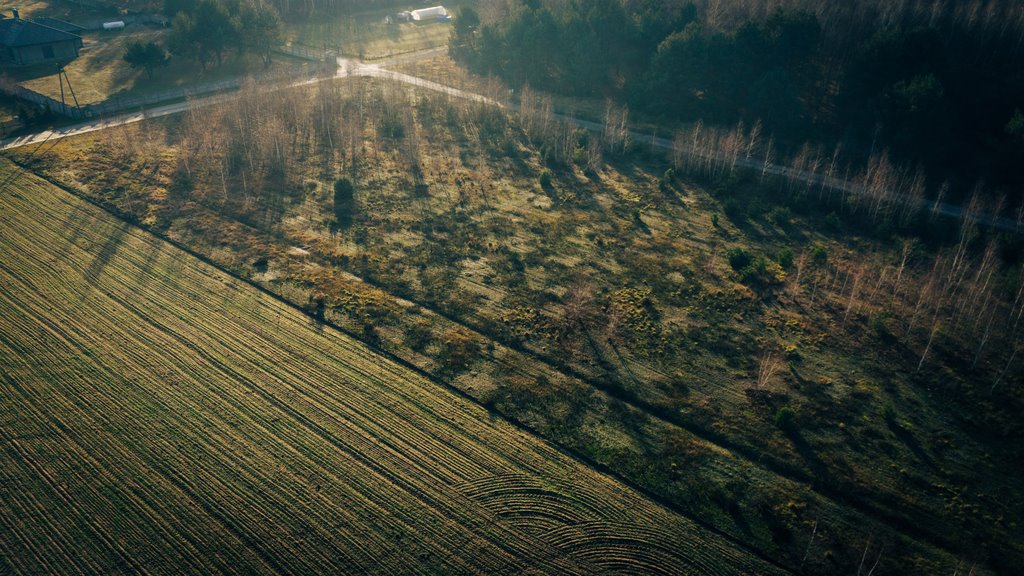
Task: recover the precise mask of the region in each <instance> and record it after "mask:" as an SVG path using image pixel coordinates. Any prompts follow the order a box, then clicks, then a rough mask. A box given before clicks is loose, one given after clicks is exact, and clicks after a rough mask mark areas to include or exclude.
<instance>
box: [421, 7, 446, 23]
mask: <svg viewBox="0 0 1024 576" xmlns="http://www.w3.org/2000/svg"><path fill="white" fill-rule="evenodd" d="M447 16H448V10H446V9H445V7H444V6H431V7H430V8H420V9H419V10H413V11H412V19H413V21H414V22H422V21H424V20H437V19H438V18H445V17H447Z"/></svg>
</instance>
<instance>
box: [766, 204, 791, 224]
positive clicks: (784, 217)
mask: <svg viewBox="0 0 1024 576" xmlns="http://www.w3.org/2000/svg"><path fill="white" fill-rule="evenodd" d="M792 219H793V213H792V212H790V211H789V208H787V207H785V206H776V207H775V208H772V209H771V211H770V212H768V214H767V215H766V216H765V220H767V221H768V222H770V223H772V224H776V225H778V226H785V225H787V224H789V222H790V220H792Z"/></svg>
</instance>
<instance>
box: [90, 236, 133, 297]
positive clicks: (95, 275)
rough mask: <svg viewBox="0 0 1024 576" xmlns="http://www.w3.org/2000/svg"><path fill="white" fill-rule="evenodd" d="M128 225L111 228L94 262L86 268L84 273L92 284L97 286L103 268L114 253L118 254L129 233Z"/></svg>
mask: <svg viewBox="0 0 1024 576" xmlns="http://www.w3.org/2000/svg"><path fill="white" fill-rule="evenodd" d="M127 226H128V225H127V224H121V225H119V226H117V227H115V228H114V229H113V230H111V232H110V235H109V236H107V238H106V240H105V241H104V242H103V246H102V247H101V248H100V251H99V252H98V253H97V254H96V256H95V257H94V258H93V259H92V262H90V263H89V267H88V268H86V270H85V272H83V273H82V275H83V276H84V277H85V280H86V282H88V283H89V285H90V286H93V287H95V286H96V285H97V284H98V283H99V279H100V275H101V274H103V270H104V269H105V268H106V267H107V265H108V264H110V260H111V259H112V258H113V257H114V255H116V254H117V250H118V248H120V247H121V244H122V243H123V241H124V238H125V236H127V234H128V230H127Z"/></svg>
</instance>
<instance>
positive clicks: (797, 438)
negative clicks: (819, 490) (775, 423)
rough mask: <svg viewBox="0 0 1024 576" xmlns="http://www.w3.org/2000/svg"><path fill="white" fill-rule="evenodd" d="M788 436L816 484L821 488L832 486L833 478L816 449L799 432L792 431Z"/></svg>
mask: <svg viewBox="0 0 1024 576" xmlns="http://www.w3.org/2000/svg"><path fill="white" fill-rule="evenodd" d="M787 436H789V439H790V441H791V442H793V448H794V449H796V452H797V454H799V455H800V457H801V458H803V460H804V463H806V464H807V468H808V469H810V471H811V475H812V477H813V478H814V483H815V484H817V485H819V486H830V485H831V484H832V476H831V474H830V472H829V470H828V466H827V465H826V464H825V462H824V461H823V460H822V459H821V458H819V457H818V454H817V452H815V451H814V447H813V446H811V445H810V443H808V442H807V440H806V439H805V438H804V437H803V435H802V434H800V431H799V430H791V431H790V432H788V433H787Z"/></svg>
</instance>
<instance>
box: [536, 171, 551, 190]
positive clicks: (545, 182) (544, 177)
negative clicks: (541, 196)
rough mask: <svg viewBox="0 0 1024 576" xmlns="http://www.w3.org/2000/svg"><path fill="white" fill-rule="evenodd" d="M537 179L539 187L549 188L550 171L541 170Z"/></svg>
mask: <svg viewBox="0 0 1024 576" xmlns="http://www.w3.org/2000/svg"><path fill="white" fill-rule="evenodd" d="M537 181H538V182H539V183H540V187H541V188H543V189H545V190H550V189H551V172H549V171H547V170H544V171H543V172H541V173H540V177H539V178H537Z"/></svg>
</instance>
